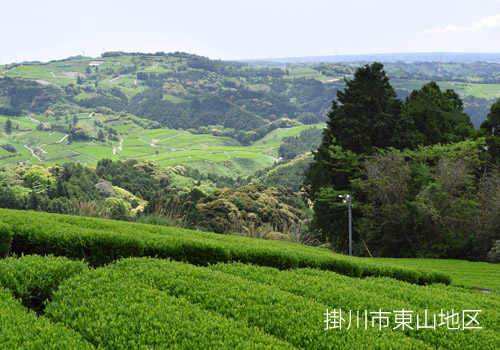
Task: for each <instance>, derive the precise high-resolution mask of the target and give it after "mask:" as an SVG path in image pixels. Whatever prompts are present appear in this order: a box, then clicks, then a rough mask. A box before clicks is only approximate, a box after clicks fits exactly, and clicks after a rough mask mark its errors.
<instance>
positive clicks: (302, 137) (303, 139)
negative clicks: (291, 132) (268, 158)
mask: <svg viewBox="0 0 500 350" xmlns="http://www.w3.org/2000/svg"><path fill="white" fill-rule="evenodd" d="M321 137H322V130H321V129H317V128H316V127H314V128H310V129H305V130H303V131H301V132H300V134H299V135H298V136H288V137H284V138H283V139H282V144H281V145H280V148H279V150H278V154H279V156H280V157H283V159H287V160H290V159H293V158H295V157H297V156H299V155H301V154H303V153H306V152H310V151H314V150H315V149H316V148H318V146H319V145H320V144H321Z"/></svg>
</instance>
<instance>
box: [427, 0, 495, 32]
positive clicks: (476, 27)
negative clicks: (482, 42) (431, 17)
mask: <svg viewBox="0 0 500 350" xmlns="http://www.w3.org/2000/svg"><path fill="white" fill-rule="evenodd" d="M498 1H499V2H500V0H498ZM496 28H500V14H496V15H493V16H488V17H483V18H481V19H480V20H479V21H476V22H473V23H471V24H469V25H461V26H457V25H446V26H440V27H437V28H432V29H427V30H424V31H423V32H422V33H421V34H423V35H432V34H448V33H464V32H477V31H480V30H490V29H496Z"/></svg>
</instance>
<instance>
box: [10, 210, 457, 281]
mask: <svg viewBox="0 0 500 350" xmlns="http://www.w3.org/2000/svg"><path fill="white" fill-rule="evenodd" d="M0 214H4V215H3V216H2V219H1V220H2V221H3V222H5V223H7V224H9V225H11V227H12V231H13V234H14V235H13V242H12V251H13V252H14V253H16V254H21V253H25V254H54V255H63V256H67V257H70V258H76V259H85V260H86V261H88V262H89V263H90V264H91V265H93V266H101V265H104V264H108V263H110V262H112V261H114V260H117V259H120V258H124V257H134V256H135V257H140V256H150V257H158V258H171V259H174V260H179V261H186V262H190V263H192V264H196V265H207V264H213V263H217V262H228V261H239V262H243V263H251V264H256V265H263V266H271V267H276V268H279V269H290V268H297V267H311V268H319V269H324V270H331V271H336V272H338V273H341V274H345V275H347V276H353V277H366V276H387V277H392V278H397V279H401V280H405V281H409V282H412V283H418V284H428V283H444V284H449V283H450V281H451V279H450V277H449V276H448V275H445V274H442V273H438V272H435V271H428V270H427V271H420V270H418V269H409V268H404V267H396V266H391V265H387V264H385V265H384V264H377V263H376V262H372V261H367V260H363V259H359V258H354V257H349V256H344V255H340V254H335V253H332V252H331V251H328V250H325V249H319V248H315V247H309V246H304V245H299V244H295V243H288V242H274V241H267V240H259V239H251V238H246V237H237V236H229V235H221V234H214V233H209V232H201V231H191V230H184V229H179V228H172V227H159V226H153V225H145V224H139V223H129V222H123V221H113V220H105V219H95V218H85V217H76V216H70V215H58V214H47V213H33V212H23V211H13V210H6V209H0Z"/></svg>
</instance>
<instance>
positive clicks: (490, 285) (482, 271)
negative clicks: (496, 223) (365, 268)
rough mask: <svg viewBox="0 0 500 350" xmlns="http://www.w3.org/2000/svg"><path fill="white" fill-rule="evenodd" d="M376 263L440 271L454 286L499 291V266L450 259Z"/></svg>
mask: <svg viewBox="0 0 500 350" xmlns="http://www.w3.org/2000/svg"><path fill="white" fill-rule="evenodd" d="M376 261H379V262H382V263H387V264H391V265H395V266H408V267H414V268H419V269H424V270H433V271H440V272H443V273H446V274H448V275H450V276H451V278H452V284H453V285H456V286H463V287H468V288H472V287H480V288H487V289H496V290H498V291H500V278H499V277H500V264H489V263H485V262H470V261H464V260H451V259H450V260H443V259H396V258H377V259H376Z"/></svg>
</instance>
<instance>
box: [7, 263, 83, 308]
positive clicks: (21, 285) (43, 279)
mask: <svg viewBox="0 0 500 350" xmlns="http://www.w3.org/2000/svg"><path fill="white" fill-rule="evenodd" d="M85 271H87V265H86V264H85V263H83V262H80V261H71V260H68V259H67V258H63V257H53V256H46V257H41V256H36V255H30V256H21V257H20V258H17V257H10V258H6V259H3V260H0V286H2V287H4V288H7V289H9V290H10V291H11V292H12V294H13V295H14V296H15V297H16V298H17V299H20V300H21V302H22V304H23V305H24V306H26V307H29V308H30V309H33V310H35V311H37V312H38V313H40V312H41V311H42V310H43V308H44V307H45V303H46V302H47V301H50V299H51V298H52V294H53V293H54V292H55V291H56V290H57V288H58V287H59V285H60V284H61V283H62V282H63V281H64V280H65V279H68V278H70V277H71V276H73V275H77V274H80V273H83V272H85Z"/></svg>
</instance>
